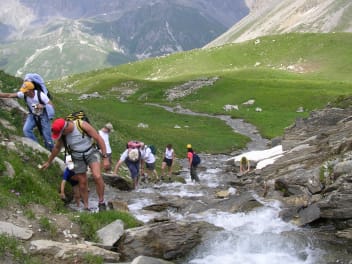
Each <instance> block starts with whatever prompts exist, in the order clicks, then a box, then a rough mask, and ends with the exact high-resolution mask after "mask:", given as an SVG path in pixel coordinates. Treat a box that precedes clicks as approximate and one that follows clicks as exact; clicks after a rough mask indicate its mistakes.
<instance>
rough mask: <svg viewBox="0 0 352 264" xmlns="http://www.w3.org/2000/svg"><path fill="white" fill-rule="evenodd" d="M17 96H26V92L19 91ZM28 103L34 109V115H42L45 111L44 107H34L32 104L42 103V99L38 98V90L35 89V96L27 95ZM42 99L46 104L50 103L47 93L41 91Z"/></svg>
mask: <svg viewBox="0 0 352 264" xmlns="http://www.w3.org/2000/svg"><path fill="white" fill-rule="evenodd" d="M17 97H18V98H24V93H22V92H17ZM26 98H27V100H26V103H27V105H28V107H29V108H30V109H31V110H32V113H33V114H34V115H41V114H42V113H43V109H42V108H34V107H32V105H37V104H40V101H39V99H38V91H37V90H34V97H33V98H31V97H29V96H27V97H26ZM40 99H42V100H41V101H42V102H43V104H44V105H47V104H48V103H49V101H50V100H49V98H48V96H47V95H46V94H45V93H40Z"/></svg>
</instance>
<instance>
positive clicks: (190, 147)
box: [186, 144, 193, 152]
mask: <svg viewBox="0 0 352 264" xmlns="http://www.w3.org/2000/svg"><path fill="white" fill-rule="evenodd" d="M186 148H187V151H191V152H193V149H192V145H191V144H187V146H186Z"/></svg>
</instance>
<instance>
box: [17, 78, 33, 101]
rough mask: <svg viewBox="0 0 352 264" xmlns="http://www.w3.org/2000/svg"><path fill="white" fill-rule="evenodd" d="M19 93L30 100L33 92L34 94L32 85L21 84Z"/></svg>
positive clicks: (29, 83)
mask: <svg viewBox="0 0 352 264" xmlns="http://www.w3.org/2000/svg"><path fill="white" fill-rule="evenodd" d="M20 92H22V93H23V94H24V95H25V96H29V97H31V98H33V97H34V95H35V92H34V84H33V83H32V82H29V81H25V82H23V84H22V86H21V88H20Z"/></svg>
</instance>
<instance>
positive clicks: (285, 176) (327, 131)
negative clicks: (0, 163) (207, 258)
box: [0, 108, 352, 264]
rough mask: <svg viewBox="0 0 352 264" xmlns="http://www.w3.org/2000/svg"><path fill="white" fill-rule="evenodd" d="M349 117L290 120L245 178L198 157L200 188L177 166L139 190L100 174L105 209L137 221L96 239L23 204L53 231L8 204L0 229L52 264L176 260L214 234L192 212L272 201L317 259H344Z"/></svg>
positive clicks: (351, 180)
mask: <svg viewBox="0 0 352 264" xmlns="http://www.w3.org/2000/svg"><path fill="white" fill-rule="evenodd" d="M351 116H352V110H351V109H338V108H326V109H324V110H320V111H315V112H312V113H311V115H310V117H309V118H305V119H299V120H297V121H296V122H295V124H294V125H292V126H291V127H289V128H287V130H286V131H285V134H284V136H283V137H282V141H281V144H282V146H283V152H284V153H283V155H282V157H280V158H278V159H277V160H276V161H275V163H274V164H272V165H269V166H266V167H264V168H262V169H253V170H252V171H251V172H250V173H249V174H247V175H239V174H238V166H237V165H236V164H235V163H234V162H226V160H231V159H230V157H229V156H225V155H223V156H221V155H219V156H212V155H206V154H202V160H203V162H202V164H201V166H200V168H199V171H200V175H201V180H202V183H201V184H194V183H191V182H190V181H189V175H188V171H187V170H186V169H183V170H181V171H180V172H179V175H177V176H175V177H174V179H173V181H172V182H164V183H156V184H154V183H142V184H141V186H140V189H139V190H137V191H130V190H129V188H130V187H129V184H128V182H126V181H124V180H123V179H120V178H116V176H111V175H105V179H106V182H107V184H108V185H107V197H106V198H107V200H108V201H109V202H110V205H111V210H129V211H130V212H131V213H133V214H136V215H137V216H138V217H140V218H141V221H143V222H144V225H143V226H142V227H138V228H134V229H129V230H124V228H123V225H122V224H121V223H119V222H118V221H117V222H114V223H111V224H110V225H109V226H107V227H105V228H103V229H102V230H100V231H99V235H100V237H101V240H102V243H99V244H94V243H89V242H85V241H83V239H82V237H81V236H80V230H79V226H77V225H75V224H74V223H72V221H70V219H67V218H66V217H65V216H63V215H55V214H53V213H52V212H50V210H49V209H47V208H43V207H39V206H34V207H33V208H32V209H31V210H33V212H35V214H36V215H38V216H39V215H45V216H47V217H48V218H50V219H51V221H53V222H54V223H55V224H56V225H57V227H58V230H59V235H58V236H57V237H55V238H54V239H53V238H50V237H49V236H48V235H47V234H44V233H42V232H41V230H40V227H39V225H38V223H37V222H36V221H35V220H33V219H28V218H27V217H26V216H25V215H24V214H23V212H22V211H21V210H19V209H18V210H17V209H16V208H8V209H6V210H2V211H1V212H0V216H1V218H0V219H1V220H2V221H3V223H2V225H1V226H2V232H5V233H10V234H12V235H15V236H18V237H19V239H24V240H27V241H28V243H27V245H28V248H27V249H26V250H28V252H30V253H31V254H33V255H41V256H44V258H46V259H50V260H51V262H52V263H65V261H67V258H68V257H69V256H72V255H74V256H77V259H79V258H80V256H82V255H84V254H93V255H98V256H102V257H103V258H104V260H105V261H106V262H109V263H121V261H124V263H126V262H131V263H134V264H135V263H186V262H185V261H186V259H187V257H188V256H189V254H192V252H193V250H194V248H196V247H197V245H199V244H201V243H204V241H206V240H208V239H209V237H212V236H213V235H214V232H219V230H221V228H220V227H219V226H217V225H214V224H210V223H208V222H204V221H203V220H202V216H204V215H206V214H208V213H209V212H211V211H214V210H216V211H219V212H227V213H231V214H236V213H241V212H242V213H248V212H251V211H253V210H254V209H256V208H260V207H263V206H264V204H265V203H267V202H270V201H279V202H280V204H281V211H280V216H281V218H282V219H284V220H285V221H286V222H290V223H293V224H295V225H296V226H298V227H300V228H301V229H300V230H309V232H311V234H312V238H313V237H314V239H313V240H312V245H311V246H313V247H314V246H317V245H319V246H322V247H324V248H327V249H328V248H330V249H331V248H334V252H335V253H336V254H333V253H331V254H330V255H329V256H328V257H326V261H325V263H336V262H338V263H346V264H347V263H348V261H349V260H350V259H351V256H352V253H351V250H350V248H351V245H352V243H351V241H352V221H351V218H352V216H351V212H352V211H351V208H352V204H351V201H352V192H351V190H352V188H351V187H352V186H351V184H352V174H351V169H352V137H351V133H350V131H352V130H351V129H352V118H351ZM180 162H181V163H182V162H184V160H180ZM185 167H186V166H185ZM111 177H114V184H113V183H112V181H111V180H110V181H109V178H111ZM177 177H180V179H184V180H185V181H184V183H181V182H182V181H180V182H178V181H177ZM112 186H115V187H112ZM91 189H92V193H91V196H92V197H93V199H94V195H95V194H94V188H91ZM287 235H288V236H290V234H289V233H288V234H287ZM143 256H148V257H143ZM66 263H69V262H66ZM77 263H81V262H77ZM320 263H323V262H320Z"/></svg>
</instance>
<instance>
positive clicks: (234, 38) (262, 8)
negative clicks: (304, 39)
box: [205, 0, 352, 48]
mask: <svg viewBox="0 0 352 264" xmlns="http://www.w3.org/2000/svg"><path fill="white" fill-rule="evenodd" d="M246 3H247V6H248V7H249V8H250V12H249V14H248V15H247V16H246V17H244V18H243V19H242V20H240V21H239V22H238V23H236V24H235V25H234V26H233V27H231V28H230V29H229V30H228V31H227V32H226V33H224V34H222V35H221V36H219V37H218V38H216V39H215V40H214V41H212V42H210V43H209V44H207V45H206V46H205V48H209V47H214V46H221V45H224V44H226V43H239V42H243V41H247V40H251V39H255V38H258V37H261V36H265V35H275V34H284V33H289V32H303V33H306V32H310V33H329V32H352V19H351V17H350V16H349V14H350V12H351V10H352V3H351V1H348V0H342V1H334V0H314V1H312V0H297V1H290V0H284V1H280V0H269V1H265V0H247V1H246Z"/></svg>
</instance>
